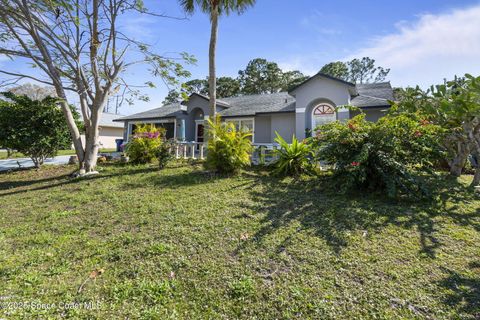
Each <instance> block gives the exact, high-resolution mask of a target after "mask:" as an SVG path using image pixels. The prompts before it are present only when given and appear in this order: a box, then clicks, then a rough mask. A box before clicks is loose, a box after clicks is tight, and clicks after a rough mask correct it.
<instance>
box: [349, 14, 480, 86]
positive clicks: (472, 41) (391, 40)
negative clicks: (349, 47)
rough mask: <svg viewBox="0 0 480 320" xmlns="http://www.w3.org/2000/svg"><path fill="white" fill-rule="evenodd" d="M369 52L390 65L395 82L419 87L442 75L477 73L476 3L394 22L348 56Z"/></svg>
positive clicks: (479, 20)
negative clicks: (383, 33)
mask: <svg viewBox="0 0 480 320" xmlns="http://www.w3.org/2000/svg"><path fill="white" fill-rule="evenodd" d="M364 56H369V57H372V58H374V59H376V60H377V64H378V65H381V66H383V67H387V68H391V69H392V71H391V72H390V76H389V79H390V80H391V81H392V84H393V85H396V86H407V85H410V86H413V85H416V84H419V85H421V86H423V87H426V86H429V85H430V84H436V83H440V82H442V79H443V78H447V79H450V78H453V76H454V75H463V74H465V73H467V72H468V73H472V74H474V75H479V74H480V61H479V60H480V5H477V6H474V7H470V8H466V9H459V10H454V11H452V12H449V13H444V14H439V15H432V14H424V15H421V16H419V18H418V20H417V21H416V22H414V23H410V24H408V23H406V22H401V23H397V31H396V32H395V33H392V34H389V35H386V36H382V37H378V38H375V39H373V40H372V41H371V44H370V45H368V46H367V47H365V48H363V49H360V50H358V51H357V52H356V53H355V54H354V55H352V56H351V57H347V59H349V58H352V57H364Z"/></svg>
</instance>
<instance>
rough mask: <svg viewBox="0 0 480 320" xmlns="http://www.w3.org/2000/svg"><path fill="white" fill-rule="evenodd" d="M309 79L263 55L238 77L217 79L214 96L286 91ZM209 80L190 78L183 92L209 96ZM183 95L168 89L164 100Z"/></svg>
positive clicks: (166, 101)
mask: <svg viewBox="0 0 480 320" xmlns="http://www.w3.org/2000/svg"><path fill="white" fill-rule="evenodd" d="M306 79H308V76H306V75H304V74H303V73H301V72H300V71H298V70H293V71H283V70H282V69H281V68H280V67H279V66H278V64H277V63H275V62H272V61H268V60H266V59H263V58H256V59H253V60H251V61H250V62H249V63H248V64H247V66H246V67H245V69H243V70H240V71H238V77H237V78H232V77H219V78H217V81H216V83H217V96H218V97H219V98H228V97H235V96H239V95H249V94H264V93H275V92H280V91H288V90H290V89H291V88H293V87H295V86H296V85H298V84H300V83H301V82H303V81H305V80H306ZM208 92H209V81H208V77H207V78H206V79H193V80H190V81H187V82H185V83H184V84H183V86H182V93H184V94H185V95H186V96H189V95H190V94H192V93H200V94H203V95H208ZM181 96H182V94H181V93H180V92H178V91H170V92H169V93H168V95H167V97H166V98H165V100H164V103H171V102H178V101H180V100H181Z"/></svg>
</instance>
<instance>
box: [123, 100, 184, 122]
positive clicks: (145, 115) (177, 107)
mask: <svg viewBox="0 0 480 320" xmlns="http://www.w3.org/2000/svg"><path fill="white" fill-rule="evenodd" d="M181 112H182V110H181V104H180V103H171V104H166V105H164V106H161V107H159V108H155V109H151V110H147V111H144V112H139V113H135V114H132V115H130V116H127V117H123V118H119V119H117V120H115V121H126V120H143V119H155V118H174V117H175V116H176V115H178V114H180V113H181Z"/></svg>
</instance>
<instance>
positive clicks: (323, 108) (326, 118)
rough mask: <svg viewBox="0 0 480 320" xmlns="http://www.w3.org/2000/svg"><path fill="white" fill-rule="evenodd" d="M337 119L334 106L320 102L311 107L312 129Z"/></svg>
mask: <svg viewBox="0 0 480 320" xmlns="http://www.w3.org/2000/svg"><path fill="white" fill-rule="evenodd" d="M336 120H337V115H336V114H335V108H334V107H332V106H331V105H329V104H325V103H323V104H320V105H318V106H316V107H315V108H313V111H312V130H315V128H316V127H318V126H321V125H323V124H326V123H329V122H333V121H336Z"/></svg>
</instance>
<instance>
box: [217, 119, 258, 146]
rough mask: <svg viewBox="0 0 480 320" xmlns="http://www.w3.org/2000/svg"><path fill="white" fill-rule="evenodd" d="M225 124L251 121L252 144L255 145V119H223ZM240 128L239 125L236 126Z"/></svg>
mask: <svg viewBox="0 0 480 320" xmlns="http://www.w3.org/2000/svg"><path fill="white" fill-rule="evenodd" d="M224 121H225V122H241V121H252V143H255V118H225V120H224ZM238 127H239V128H240V125H239V126H238Z"/></svg>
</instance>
